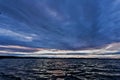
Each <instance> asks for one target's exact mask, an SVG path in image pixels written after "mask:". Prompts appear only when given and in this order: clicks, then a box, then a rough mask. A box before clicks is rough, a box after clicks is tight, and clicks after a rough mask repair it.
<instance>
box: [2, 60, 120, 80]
mask: <svg viewBox="0 0 120 80" xmlns="http://www.w3.org/2000/svg"><path fill="white" fill-rule="evenodd" d="M0 80H120V60H114V59H111V60H108V59H0Z"/></svg>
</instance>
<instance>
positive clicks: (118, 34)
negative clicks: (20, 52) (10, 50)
mask: <svg viewBox="0 0 120 80" xmlns="http://www.w3.org/2000/svg"><path fill="white" fill-rule="evenodd" d="M119 41H120V1H119V0H0V45H22V46H29V47H40V48H41V47H42V48H56V49H81V48H84V47H96V46H101V45H104V44H107V43H113V42H119Z"/></svg>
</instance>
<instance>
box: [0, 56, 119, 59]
mask: <svg viewBox="0 0 120 80" xmlns="http://www.w3.org/2000/svg"><path fill="white" fill-rule="evenodd" d="M0 59H100V60H120V58H56V57H51V58H50V57H19V56H0Z"/></svg>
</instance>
